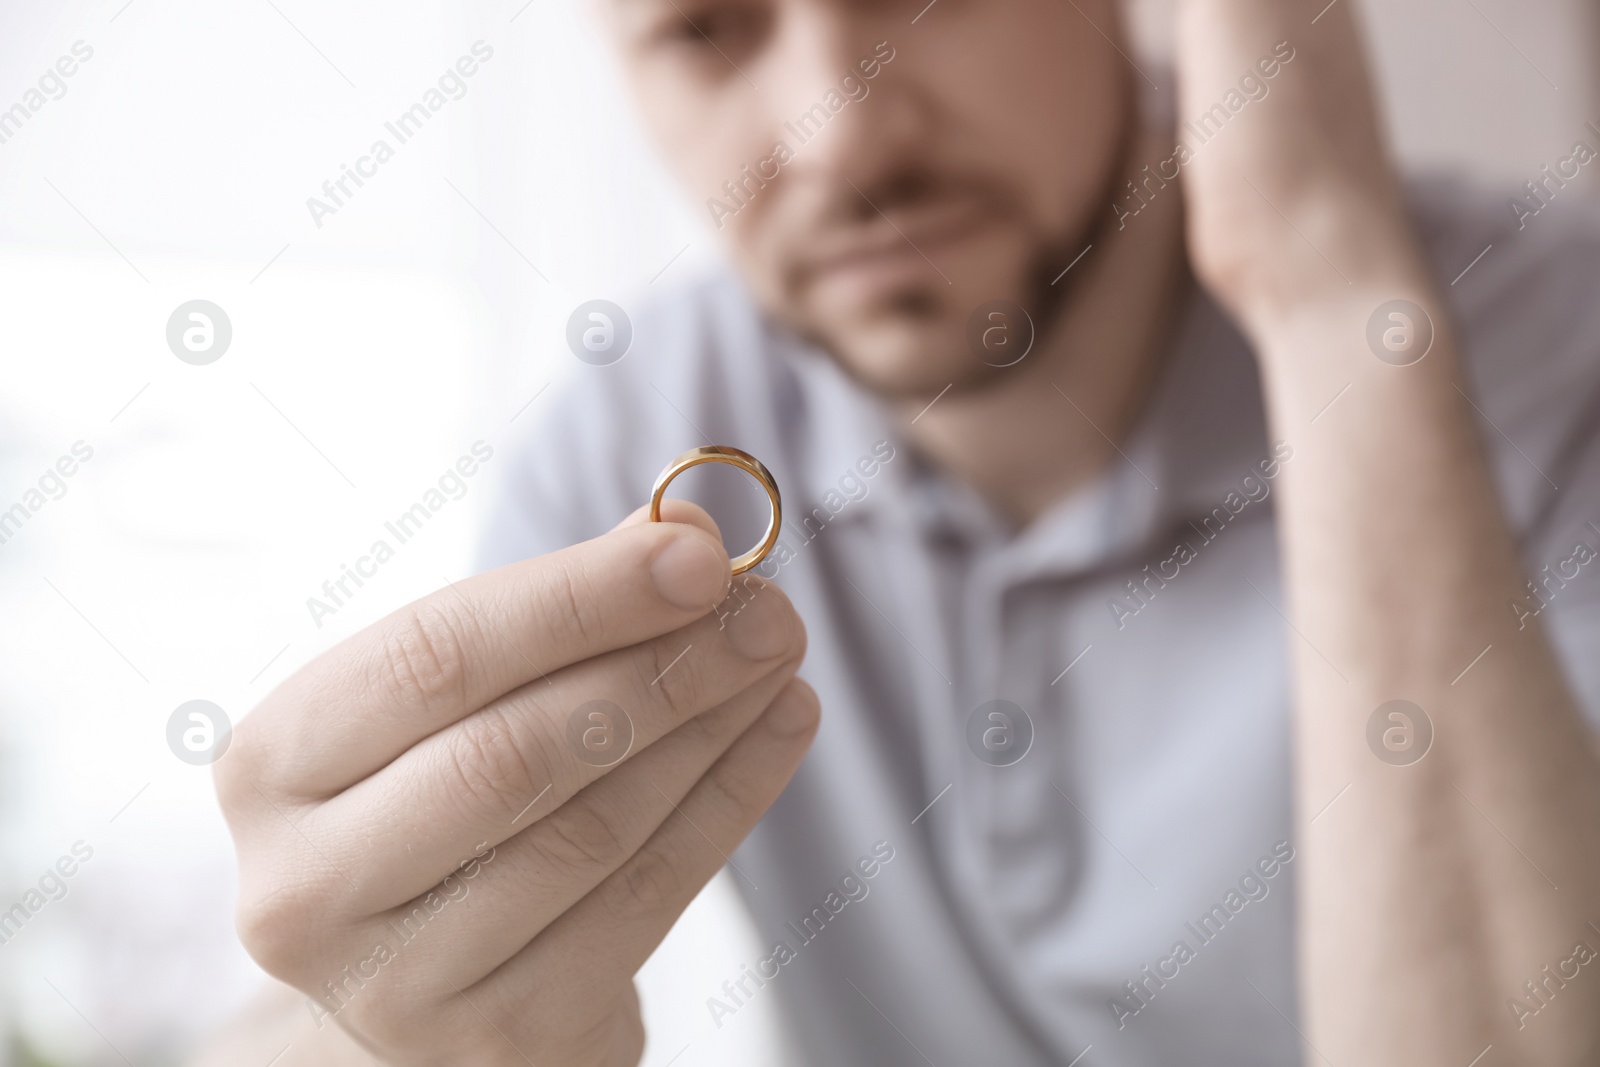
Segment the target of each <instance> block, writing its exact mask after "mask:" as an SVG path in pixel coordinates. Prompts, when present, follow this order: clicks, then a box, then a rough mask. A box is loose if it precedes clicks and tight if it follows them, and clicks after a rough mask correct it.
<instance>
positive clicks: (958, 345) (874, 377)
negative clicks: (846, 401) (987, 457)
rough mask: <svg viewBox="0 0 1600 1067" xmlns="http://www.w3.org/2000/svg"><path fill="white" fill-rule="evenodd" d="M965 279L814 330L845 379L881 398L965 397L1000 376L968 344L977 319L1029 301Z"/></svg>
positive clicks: (910, 290) (816, 321) (920, 289)
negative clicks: (948, 393) (1004, 304)
mask: <svg viewBox="0 0 1600 1067" xmlns="http://www.w3.org/2000/svg"><path fill="white" fill-rule="evenodd" d="M965 281H966V279H959V280H957V281H956V284H955V285H954V286H953V287H951V286H946V285H944V284H942V283H941V284H938V285H929V286H916V287H907V288H906V289H904V290H901V291H899V292H896V293H894V294H893V295H892V296H888V297H886V298H885V299H883V300H881V301H879V302H877V303H876V305H875V306H873V307H872V308H871V309H870V310H868V309H863V313H860V314H855V315H848V316H835V317H833V318H832V319H831V321H829V319H828V318H825V317H823V316H817V317H814V318H813V319H812V323H813V329H812V330H811V331H809V332H810V334H811V336H812V337H813V338H814V339H815V340H817V341H818V342H819V343H820V344H821V346H822V347H823V348H825V349H826V350H827V351H828V352H829V353H830V354H831V355H832V356H833V358H834V359H835V361H837V362H838V364H839V365H840V366H841V367H842V368H843V369H844V370H845V371H846V372H847V373H849V374H850V375H851V376H852V377H853V378H855V379H856V380H857V381H858V382H860V383H861V384H862V385H864V386H866V387H867V388H868V389H870V390H872V391H873V392H874V393H876V394H878V395H879V396H882V397H885V398H888V399H915V398H917V397H928V398H931V397H933V396H935V395H937V394H938V393H939V392H940V391H942V390H943V389H945V388H946V387H947V386H952V385H953V386H955V389H956V391H957V392H966V391H968V390H969V389H972V388H977V387H981V385H982V383H984V382H986V381H988V380H989V379H991V378H993V377H994V376H995V369H994V367H993V366H991V365H988V364H986V363H985V362H984V360H983V358H982V356H981V353H980V352H978V351H975V350H974V349H973V348H972V347H971V345H970V343H969V340H968V336H967V334H968V326H969V320H971V319H972V316H973V313H974V312H975V311H976V309H977V308H979V306H980V305H983V304H985V303H987V302H989V301H991V300H995V299H1004V300H1010V301H1012V302H1013V303H1016V304H1026V303H1029V301H1026V299H1023V300H1019V299H1017V297H1016V296H1012V295H1009V294H1008V293H1006V290H1007V289H1010V288H1012V287H1010V286H1003V287H1000V291H999V292H996V291H995V290H993V289H991V288H990V287H988V286H974V285H965V284H962V283H963V282H965ZM952 289H953V290H954V291H952ZM1030 313H1033V312H1032V311H1031V309H1030ZM1040 317H1041V318H1042V316H1040Z"/></svg>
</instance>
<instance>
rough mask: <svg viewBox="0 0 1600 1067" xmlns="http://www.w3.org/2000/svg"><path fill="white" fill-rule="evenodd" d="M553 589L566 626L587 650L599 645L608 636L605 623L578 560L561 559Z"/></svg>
mask: <svg viewBox="0 0 1600 1067" xmlns="http://www.w3.org/2000/svg"><path fill="white" fill-rule="evenodd" d="M550 585H551V588H550V594H551V596H553V597H554V598H555V600H556V602H557V603H558V604H559V605H560V606H561V611H562V620H563V622H564V623H565V625H566V626H569V627H570V628H571V629H572V630H573V632H574V633H576V634H577V637H578V640H579V642H581V643H582V644H583V645H584V646H585V647H592V646H594V645H596V644H597V643H598V642H599V641H600V640H601V638H602V637H603V636H604V633H605V621H604V619H603V618H602V616H601V612H600V608H599V601H598V599H597V597H596V596H595V592H594V586H593V583H592V582H591V580H590V579H589V577H588V574H587V572H585V571H584V569H583V568H582V566H581V565H580V564H579V563H578V562H577V561H575V560H571V559H560V560H558V561H557V565H556V566H555V567H553V568H552V569H551V571H550Z"/></svg>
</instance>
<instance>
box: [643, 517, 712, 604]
mask: <svg viewBox="0 0 1600 1067" xmlns="http://www.w3.org/2000/svg"><path fill="white" fill-rule="evenodd" d="M728 575H729V572H728V562H727V560H725V559H723V558H722V557H721V556H720V555H718V554H717V551H716V549H714V548H712V547H711V546H710V545H708V544H706V543H705V542H704V541H702V540H700V538H698V537H696V536H695V535H693V534H691V533H688V532H687V531H685V532H683V533H680V534H679V535H678V536H676V537H674V538H673V539H672V540H670V541H668V542H667V543H666V544H665V545H663V546H662V547H661V548H659V549H657V550H656V554H655V558H653V559H652V560H651V561H650V580H651V581H653V582H654V583H655V586H656V592H657V593H659V594H661V599H663V600H665V601H666V602H667V603H669V604H671V605H673V606H674V607H678V608H682V609H683V610H685V611H710V610H711V609H712V608H713V607H715V606H716V605H717V602H718V601H720V600H721V599H722V597H723V594H725V593H726V592H727V591H728Z"/></svg>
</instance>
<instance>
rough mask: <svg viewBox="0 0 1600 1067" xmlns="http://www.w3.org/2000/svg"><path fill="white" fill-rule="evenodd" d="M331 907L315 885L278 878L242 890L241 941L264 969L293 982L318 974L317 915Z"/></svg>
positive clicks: (237, 913)
mask: <svg viewBox="0 0 1600 1067" xmlns="http://www.w3.org/2000/svg"><path fill="white" fill-rule="evenodd" d="M327 903H328V896H327V892H326V890H325V889H324V888H323V887H322V886H321V885H319V884H318V883H316V882H311V881H306V880H290V881H286V880H284V879H282V878H273V879H270V880H267V881H257V882H256V884H255V886H254V887H252V886H250V885H248V884H247V885H244V886H241V887H240V892H239V904H238V907H237V909H236V911H235V913H234V926H235V928H236V930H237V932H238V934H239V942H240V944H242V945H243V946H244V948H245V951H246V952H248V953H249V954H250V958H251V959H253V960H255V961H256V963H258V964H260V966H261V969H262V970H264V971H266V972H267V973H268V974H270V975H272V976H273V977H275V978H280V979H282V980H283V981H285V982H289V983H291V984H298V983H300V982H303V981H304V980H305V979H307V978H308V977H309V976H310V975H311V974H312V973H313V958H314V955H315V950H314V946H315V945H316V944H317V940H318V939H317V938H316V937H315V936H314V935H313V934H312V932H311V931H312V930H313V928H314V927H315V926H316V923H315V920H316V917H317V916H318V915H319V914H321V913H322V912H323V910H324V909H325V908H326V906H327Z"/></svg>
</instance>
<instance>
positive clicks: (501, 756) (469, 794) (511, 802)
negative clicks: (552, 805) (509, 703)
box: [444, 707, 549, 816]
mask: <svg viewBox="0 0 1600 1067" xmlns="http://www.w3.org/2000/svg"><path fill="white" fill-rule="evenodd" d="M525 734H526V731H523V730H521V729H519V728H518V727H517V725H516V723H515V721H514V720H513V719H512V718H511V717H509V716H508V715H507V714H506V713H505V711H504V710H503V709H501V708H499V707H488V708H484V709H482V710H481V711H478V712H476V713H474V714H472V715H469V716H467V717H466V718H465V719H462V720H461V721H460V722H459V723H457V724H456V726H455V728H454V729H452V730H451V731H450V733H449V741H448V742H447V743H446V744H445V746H444V751H445V758H446V759H447V760H448V762H449V768H448V770H449V773H450V774H451V776H452V777H453V779H454V781H455V783H456V785H457V787H458V790H459V795H460V796H461V797H462V798H463V799H464V800H465V801H466V802H467V803H468V804H469V805H471V806H473V807H474V808H475V809H476V811H475V812H474V813H475V814H477V813H481V812H483V811H484V810H487V811H489V812H491V813H492V814H494V815H495V816H499V815H500V814H507V815H509V814H513V813H516V812H520V811H521V810H522V809H523V808H524V807H525V806H526V805H527V803H528V801H529V800H531V799H532V798H533V796H534V794H535V793H537V792H538V791H539V790H540V789H541V788H543V786H542V785H541V784H540V783H541V782H546V781H548V780H549V775H548V774H547V773H546V772H545V770H544V767H543V763H542V761H541V760H539V759H537V758H535V757H534V756H533V754H531V753H530V752H529V748H530V747H535V748H536V747H537V746H536V744H535V743H534V742H532V741H531V739H530V738H529V737H527V736H525Z"/></svg>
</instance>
